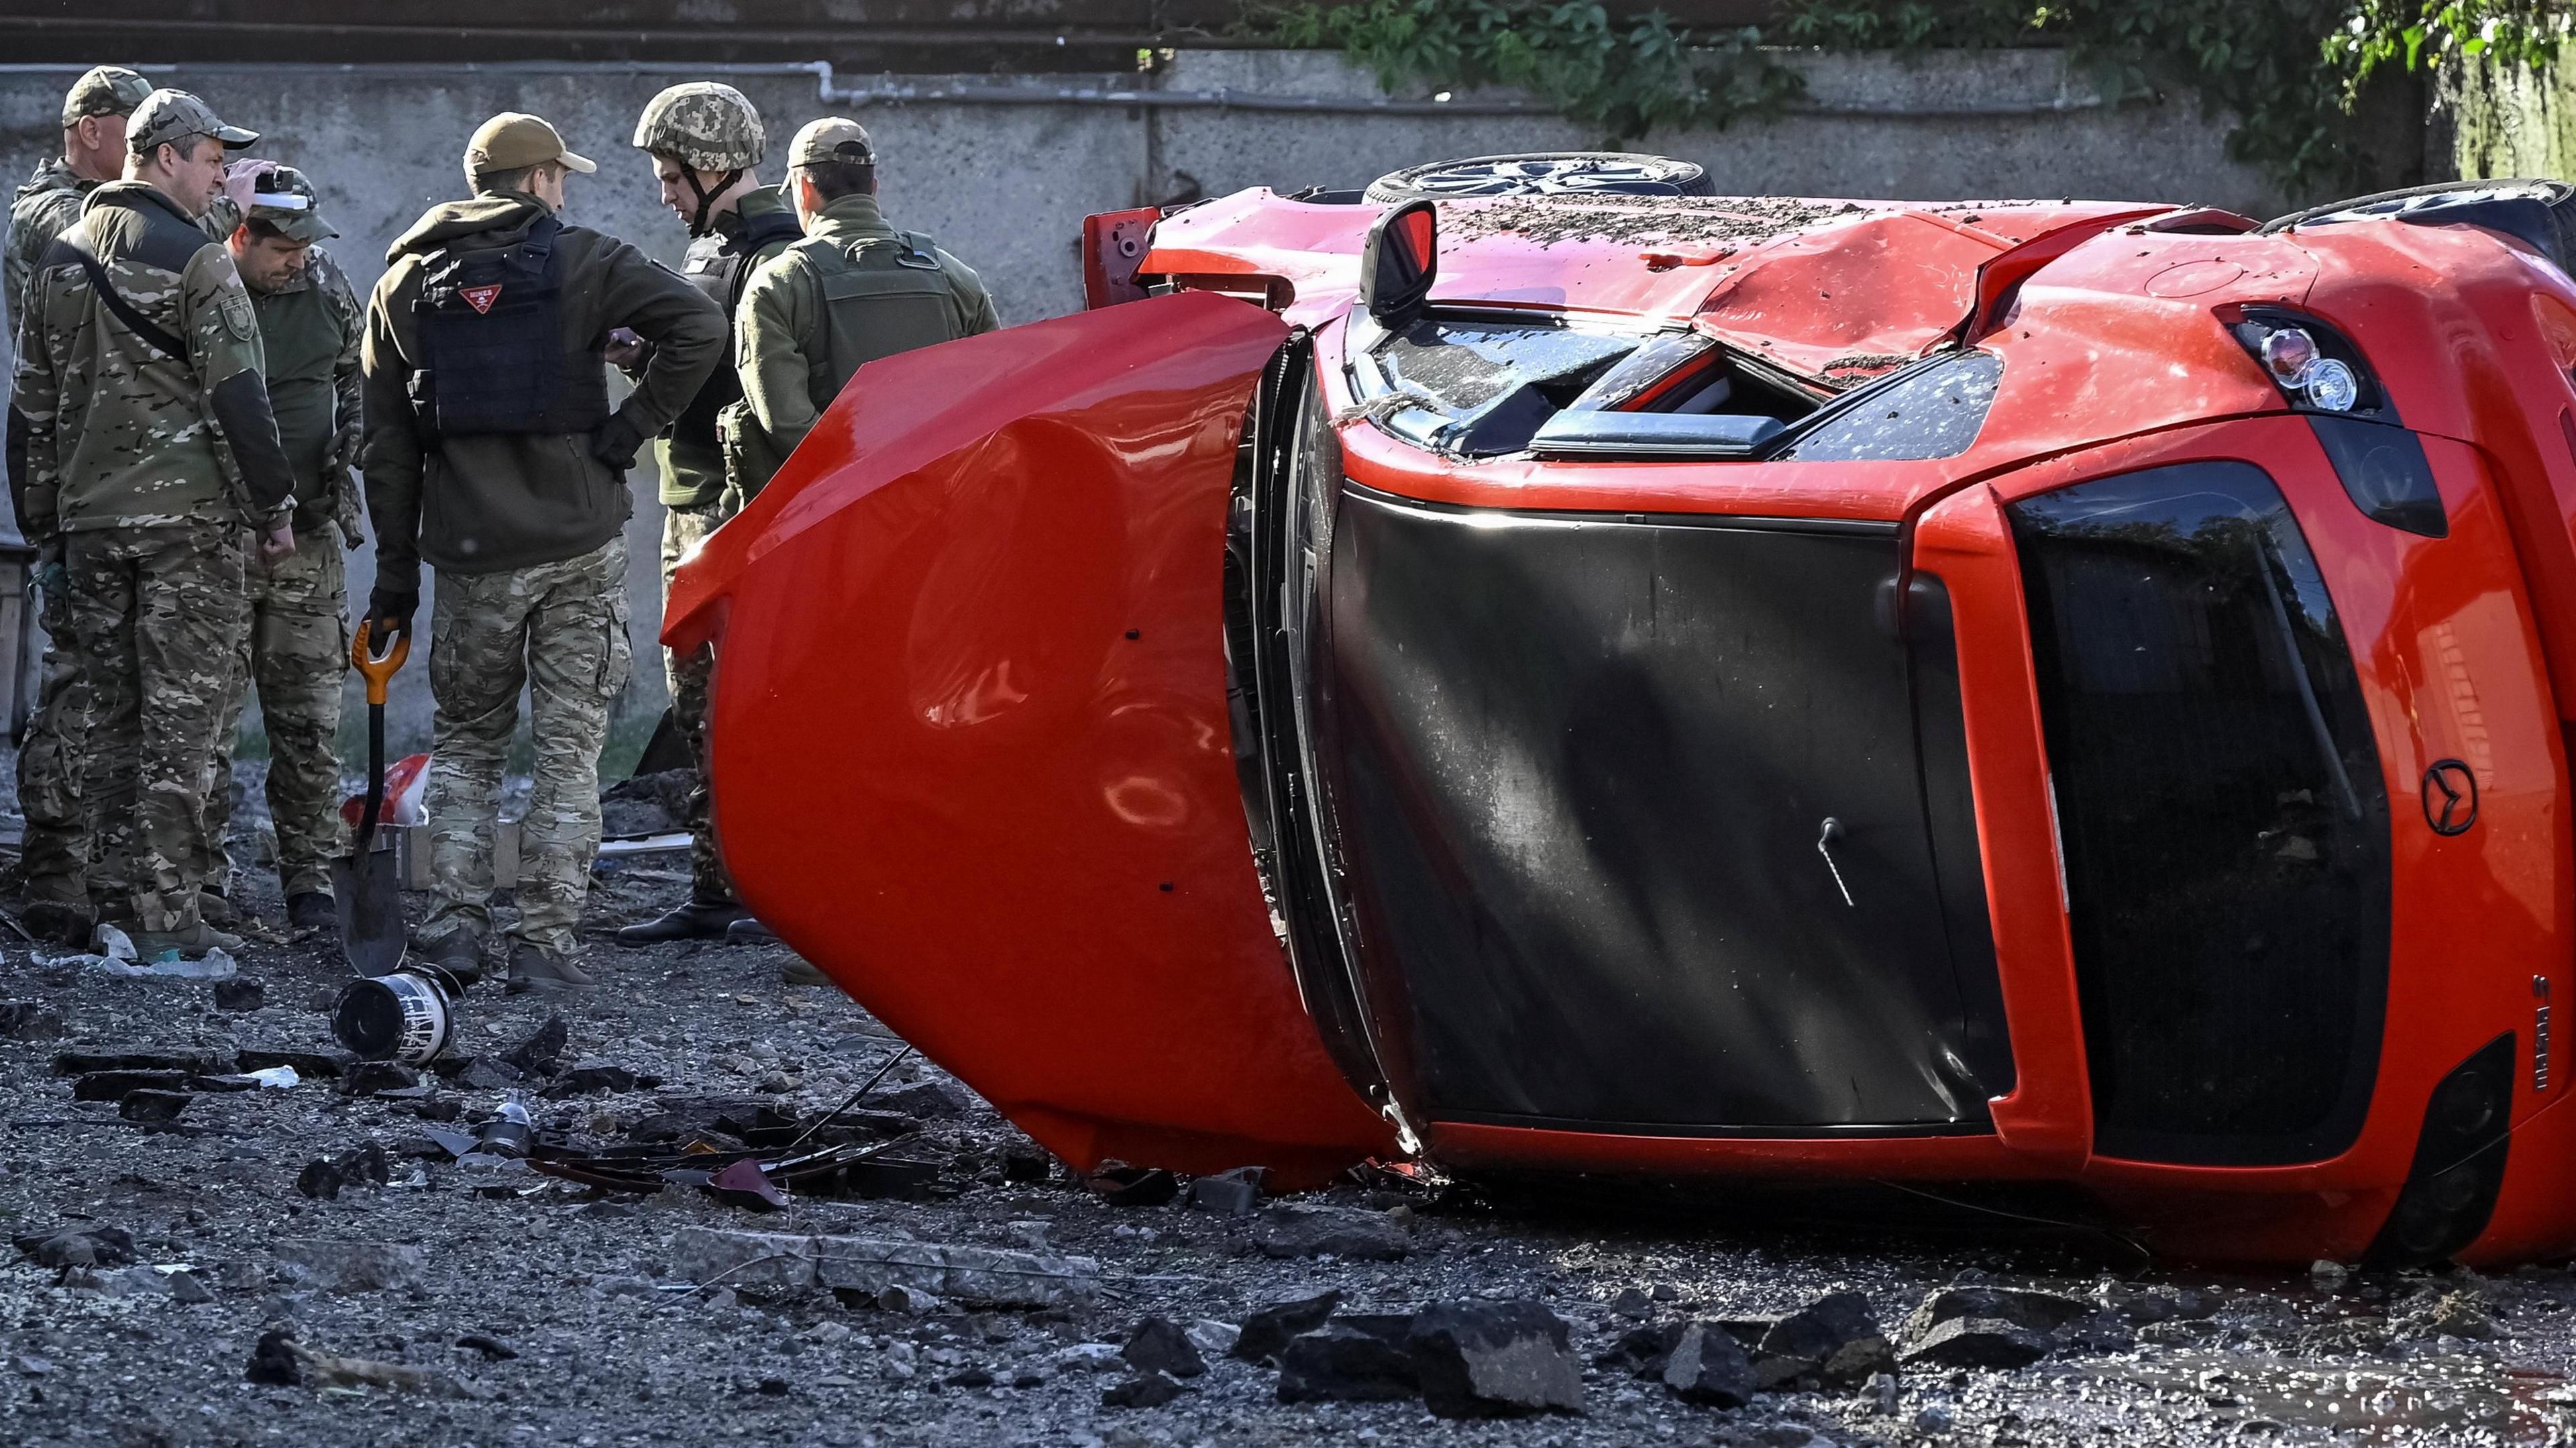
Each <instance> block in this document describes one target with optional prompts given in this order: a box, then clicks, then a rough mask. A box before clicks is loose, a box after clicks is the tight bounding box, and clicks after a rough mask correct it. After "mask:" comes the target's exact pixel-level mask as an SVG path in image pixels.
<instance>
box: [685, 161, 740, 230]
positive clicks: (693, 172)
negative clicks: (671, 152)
mask: <svg viewBox="0 0 2576 1448" xmlns="http://www.w3.org/2000/svg"><path fill="white" fill-rule="evenodd" d="M680 174H681V175H682V176H685V177H687V178H688V181H689V189H690V190H691V191H694V192H696V193H697V194H698V210H697V214H696V215H694V216H691V217H690V218H689V235H691V236H704V235H706V234H707V213H708V212H709V211H712V210H714V209H715V204H716V198H717V197H719V196H722V195H723V194H725V193H726V192H727V191H730V190H732V189H733V183H735V182H736V181H739V180H741V179H742V168H741V167H739V166H736V167H734V168H733V169H732V170H730V171H727V172H725V173H724V177H723V179H721V180H719V181H717V182H716V184H715V189H714V190H712V191H710V190H708V189H707V188H706V187H704V186H701V185H699V184H698V168H697V167H695V166H692V165H690V164H689V163H688V162H687V161H685V160H684V161H682V162H681V163H680Z"/></svg>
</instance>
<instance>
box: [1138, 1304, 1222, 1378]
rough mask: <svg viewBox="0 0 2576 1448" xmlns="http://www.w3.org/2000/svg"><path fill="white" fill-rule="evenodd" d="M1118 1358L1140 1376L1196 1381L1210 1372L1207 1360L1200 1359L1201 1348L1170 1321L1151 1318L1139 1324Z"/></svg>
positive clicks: (1165, 1318)
mask: <svg viewBox="0 0 2576 1448" xmlns="http://www.w3.org/2000/svg"><path fill="white" fill-rule="evenodd" d="M1118 1355H1119V1356H1120V1357H1123V1358H1125V1359H1126V1360H1127V1363H1128V1365H1129V1366H1130V1367H1133V1368H1134V1369H1136V1371H1138V1372H1140V1373H1167V1374H1169V1375H1171V1376H1172V1377H1176V1378H1194V1377H1197V1376H1198V1375H1199V1374H1201V1373H1203V1372H1206V1371H1207V1360H1206V1359H1205V1358H1202V1357H1200V1356H1199V1350H1198V1345H1197V1344H1195V1343H1193V1342H1191V1341H1190V1339H1189V1334H1187V1333H1185V1332H1183V1331H1182V1330H1181V1326H1180V1324H1179V1323H1176V1322H1174V1321H1172V1320H1171V1319H1170V1318H1168V1317H1149V1318H1146V1319H1145V1320H1144V1321H1143V1322H1140V1323H1138V1324H1137V1325H1136V1330H1135V1331H1134V1332H1133V1333H1130V1334H1128V1337H1127V1345H1126V1346H1125V1347H1122V1348H1120V1349H1119V1351H1118Z"/></svg>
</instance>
